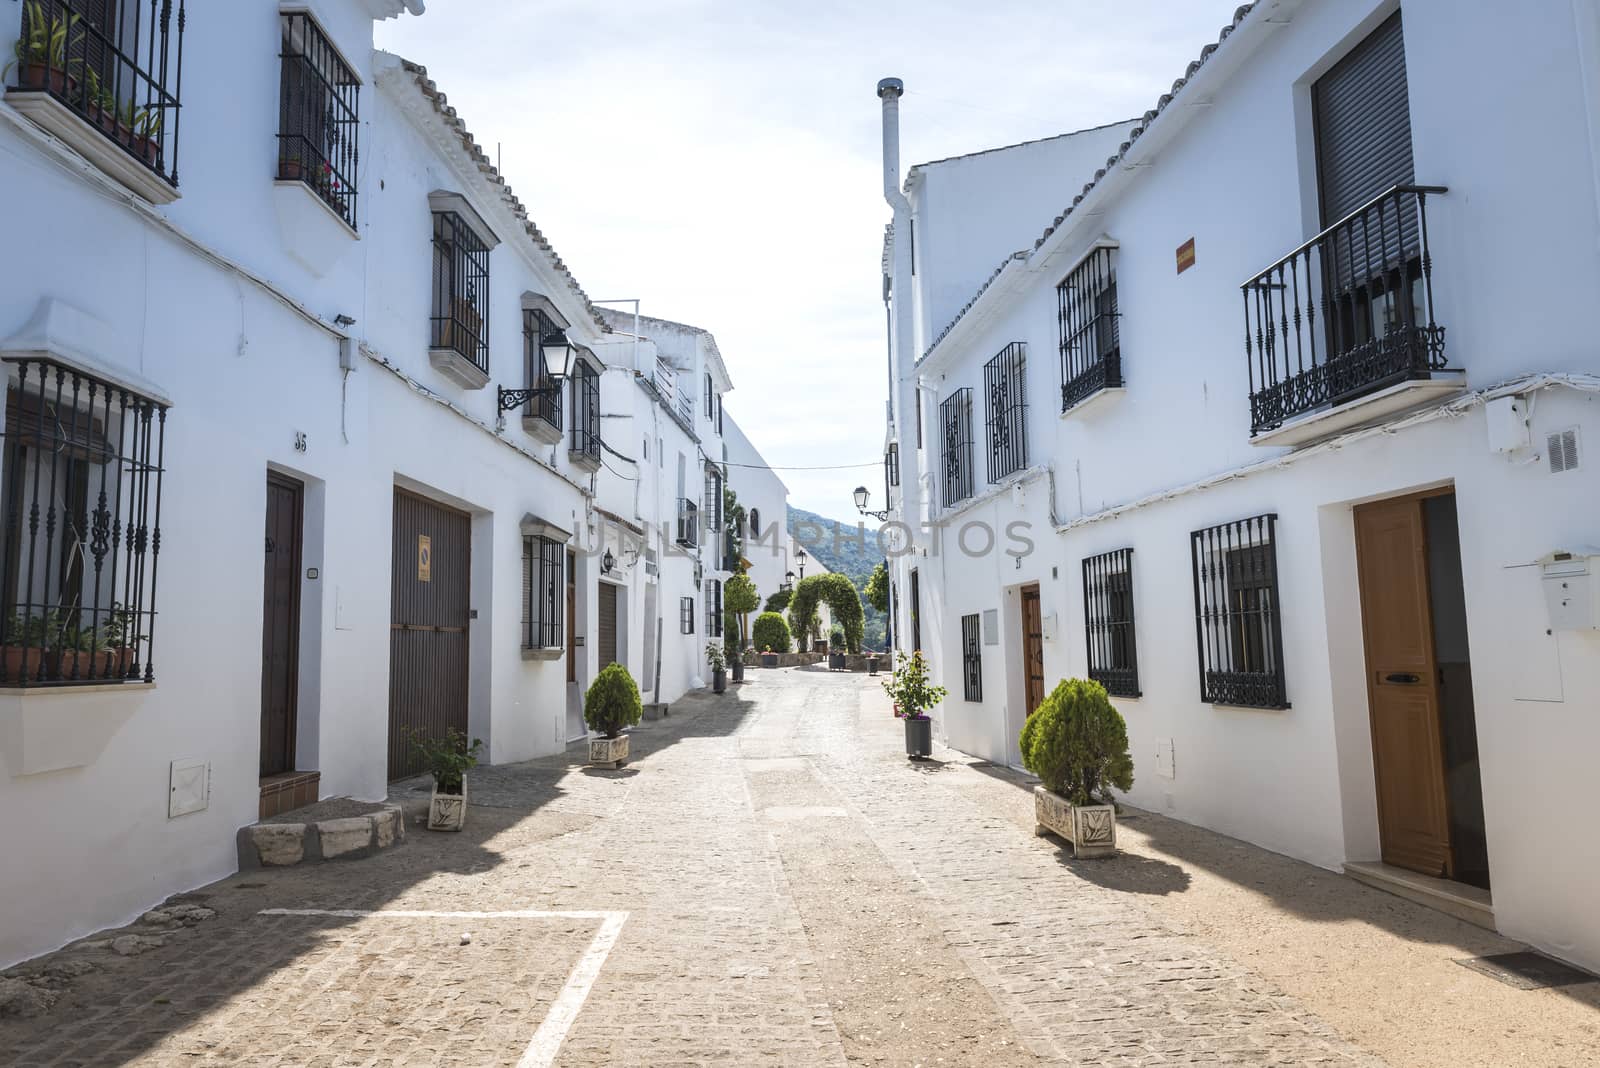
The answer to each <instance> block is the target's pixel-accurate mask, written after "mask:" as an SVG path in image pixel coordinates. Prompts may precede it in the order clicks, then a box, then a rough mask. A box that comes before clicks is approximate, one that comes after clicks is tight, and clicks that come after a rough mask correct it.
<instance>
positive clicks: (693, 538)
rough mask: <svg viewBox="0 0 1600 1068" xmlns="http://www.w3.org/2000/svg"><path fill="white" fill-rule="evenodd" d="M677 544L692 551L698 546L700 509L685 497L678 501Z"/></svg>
mask: <svg viewBox="0 0 1600 1068" xmlns="http://www.w3.org/2000/svg"><path fill="white" fill-rule="evenodd" d="M677 533H678V538H677V541H678V544H679V545H682V546H684V547H685V548H689V549H692V548H694V547H695V546H697V545H699V544H700V509H699V507H698V506H696V505H695V503H694V502H693V501H691V500H689V499H688V498H687V497H683V498H680V499H679V501H678V532H677Z"/></svg>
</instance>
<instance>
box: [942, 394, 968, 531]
mask: <svg viewBox="0 0 1600 1068" xmlns="http://www.w3.org/2000/svg"><path fill="white" fill-rule="evenodd" d="M939 425H940V427H941V428H942V433H943V440H942V441H941V442H940V446H941V449H942V451H943V453H944V497H943V500H944V505H945V507H946V508H948V507H950V506H951V505H953V504H956V503H958V502H960V501H964V500H966V499H967V498H968V497H970V496H972V390H971V388H970V387H966V386H963V387H962V388H960V389H958V390H956V391H955V392H954V393H952V394H950V396H948V397H946V398H945V399H944V400H943V401H941V402H940V404H939Z"/></svg>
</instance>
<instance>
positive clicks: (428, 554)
mask: <svg viewBox="0 0 1600 1068" xmlns="http://www.w3.org/2000/svg"><path fill="white" fill-rule="evenodd" d="M417 581H418V582H432V581H433V539H432V538H430V537H428V535H426V534H418V535H417Z"/></svg>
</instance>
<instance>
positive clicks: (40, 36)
mask: <svg viewBox="0 0 1600 1068" xmlns="http://www.w3.org/2000/svg"><path fill="white" fill-rule="evenodd" d="M82 21H83V17H82V16H81V15H75V14H70V13H52V14H49V15H46V14H45V10H44V5H43V4H41V3H39V0H28V3H26V4H24V5H23V7H22V33H21V35H20V36H19V37H18V38H17V41H16V45H15V46H14V48H13V55H14V56H15V57H16V58H15V59H13V60H12V61H11V62H10V63H7V64H6V66H5V69H4V70H0V78H4V77H7V76H8V75H9V74H10V73H11V70H12V68H13V67H15V68H18V70H17V88H19V89H49V90H50V92H52V93H55V94H56V95H57V96H68V97H76V96H77V95H78V94H77V89H78V78H77V76H76V74H69V73H68V71H69V70H72V71H77V70H82V69H83V60H81V59H69V58H68V53H69V52H70V51H72V50H74V49H76V48H77V46H79V45H81V44H82V43H83V36H84V31H83V30H81V29H77V26H78V23H80V22H82ZM75 29H77V33H76V35H74V34H73V31H74V30H75Z"/></svg>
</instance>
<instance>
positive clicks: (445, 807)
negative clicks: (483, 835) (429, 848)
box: [428, 776, 467, 831]
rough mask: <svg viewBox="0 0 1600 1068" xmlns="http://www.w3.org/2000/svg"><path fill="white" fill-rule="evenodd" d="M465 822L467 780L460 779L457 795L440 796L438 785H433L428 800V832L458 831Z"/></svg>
mask: <svg viewBox="0 0 1600 1068" xmlns="http://www.w3.org/2000/svg"><path fill="white" fill-rule="evenodd" d="M466 822H467V779H466V776H462V778H461V792H460V793H459V794H441V793H440V792H439V784H438V783H434V784H433V794H432V795H431V796H430V797H429V798H428V830H430V831H459V830H460V829H461V828H462V827H463V826H464V825H465V824H466Z"/></svg>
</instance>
